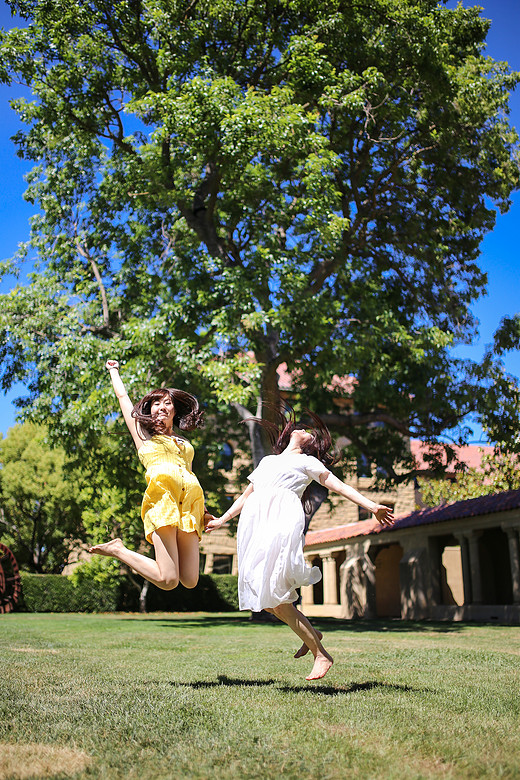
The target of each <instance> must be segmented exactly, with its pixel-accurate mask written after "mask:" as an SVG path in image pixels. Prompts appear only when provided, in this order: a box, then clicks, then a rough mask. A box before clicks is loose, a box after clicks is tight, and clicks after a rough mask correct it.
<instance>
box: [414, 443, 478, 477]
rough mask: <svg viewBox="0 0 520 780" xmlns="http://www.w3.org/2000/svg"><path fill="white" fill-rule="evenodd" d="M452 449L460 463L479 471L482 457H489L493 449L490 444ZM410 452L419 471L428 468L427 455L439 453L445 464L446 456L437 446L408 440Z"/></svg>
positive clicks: (467, 445)
mask: <svg viewBox="0 0 520 780" xmlns="http://www.w3.org/2000/svg"><path fill="white" fill-rule="evenodd" d="M452 448H453V450H454V451H455V454H456V456H457V458H458V459H459V460H460V461H462V463H465V464H466V466H467V467H468V468H473V469H480V468H481V466H482V456H483V455H490V454H491V453H492V452H493V447H492V446H491V445H490V444H466V445H465V446H464V447H457V446H456V445H452ZM410 450H411V452H412V455H413V457H414V458H415V462H416V463H417V467H418V468H419V469H427V468H428V467H429V466H428V461H427V458H426V456H427V455H428V454H429V453H431V454H435V453H439V454H440V456H441V458H442V462H443V463H444V464H446V455H445V453H444V452H443V451H442V447H440V446H438V445H437V446H436V445H434V444H427V443H426V442H424V441H421V440H420V439H410ZM453 471H454V469H453V467H452V466H451V467H449V468H448V469H447V472H448V473H453Z"/></svg>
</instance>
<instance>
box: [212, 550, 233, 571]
mask: <svg viewBox="0 0 520 780" xmlns="http://www.w3.org/2000/svg"><path fill="white" fill-rule="evenodd" d="M232 570H233V556H232V555H214V556H213V574H231V572H232Z"/></svg>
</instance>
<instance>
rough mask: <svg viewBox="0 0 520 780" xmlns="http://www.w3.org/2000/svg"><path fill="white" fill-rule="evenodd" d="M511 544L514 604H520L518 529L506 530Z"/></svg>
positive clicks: (510, 555) (510, 556)
mask: <svg viewBox="0 0 520 780" xmlns="http://www.w3.org/2000/svg"><path fill="white" fill-rule="evenodd" d="M504 531H505V532H506V534H507V541H508V542H509V558H510V560H511V582H512V584H513V602H514V603H515V604H520V547H519V542H518V529H517V528H504Z"/></svg>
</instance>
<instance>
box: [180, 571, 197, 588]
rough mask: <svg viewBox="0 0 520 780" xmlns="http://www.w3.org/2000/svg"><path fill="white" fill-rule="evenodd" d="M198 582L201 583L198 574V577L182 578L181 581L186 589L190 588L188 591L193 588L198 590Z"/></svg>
mask: <svg viewBox="0 0 520 780" xmlns="http://www.w3.org/2000/svg"><path fill="white" fill-rule="evenodd" d="M198 581H199V575H198V574H197V576H196V577H182V579H181V582H182V584H183V585H184V587H185V588H188V590H191V589H192V588H196V587H197V583H198Z"/></svg>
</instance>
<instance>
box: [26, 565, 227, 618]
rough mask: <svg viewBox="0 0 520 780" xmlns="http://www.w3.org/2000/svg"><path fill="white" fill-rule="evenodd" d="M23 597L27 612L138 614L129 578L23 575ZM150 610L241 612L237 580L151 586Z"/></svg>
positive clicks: (203, 578) (212, 577)
mask: <svg viewBox="0 0 520 780" xmlns="http://www.w3.org/2000/svg"><path fill="white" fill-rule="evenodd" d="M21 576H22V598H21V600H20V603H19V604H18V607H17V609H18V610H19V611H25V612H117V611H130V612H136V611H137V610H138V609H139V591H138V589H137V588H136V587H135V585H133V584H132V582H131V580H130V578H129V577H126V576H125V575H121V577H119V578H117V579H116V580H111V581H110V582H108V583H107V582H98V581H97V580H95V579H86V578H85V579H83V578H82V579H80V580H79V581H78V580H77V579H76V581H73V580H72V579H71V577H67V576H63V575H61V574H29V573H26V572H22V574H21ZM146 606H147V611H148V612H155V611H164V612H220V611H231V610H233V611H234V610H237V609H238V591H237V577H236V576H235V575H232V574H201V575H200V579H199V583H198V585H197V587H196V588H193V589H187V588H184V587H183V586H182V585H179V587H177V588H175V590H169V591H164V590H160V589H159V588H156V587H155V586H154V585H151V586H150V589H149V591H148V595H147V602H146Z"/></svg>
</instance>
